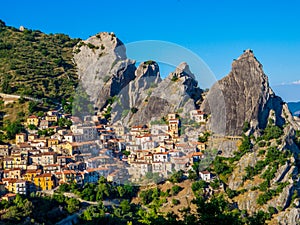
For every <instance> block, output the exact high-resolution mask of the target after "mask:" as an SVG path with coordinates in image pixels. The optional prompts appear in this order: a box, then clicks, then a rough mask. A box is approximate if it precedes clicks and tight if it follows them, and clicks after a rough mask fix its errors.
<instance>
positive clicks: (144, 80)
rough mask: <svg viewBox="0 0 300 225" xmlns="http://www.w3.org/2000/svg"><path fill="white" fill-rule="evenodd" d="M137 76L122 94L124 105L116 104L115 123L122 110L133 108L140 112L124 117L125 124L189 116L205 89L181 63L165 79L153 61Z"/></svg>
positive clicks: (147, 63)
mask: <svg viewBox="0 0 300 225" xmlns="http://www.w3.org/2000/svg"><path fill="white" fill-rule="evenodd" d="M135 75H136V78H135V79H134V80H133V81H131V82H130V83H129V85H128V87H126V88H124V89H123V90H122V92H121V93H120V102H121V104H117V103H116V104H114V107H113V110H112V111H113V113H112V118H113V122H116V121H118V120H119V119H121V114H122V111H123V112H124V110H126V109H127V110H128V109H132V108H136V109H137V110H136V112H135V113H131V112H129V113H128V114H127V115H126V116H125V118H124V117H123V118H122V119H123V121H124V124H129V125H132V124H141V123H145V122H148V121H151V120H155V119H161V117H162V116H164V115H167V114H168V113H172V112H176V111H181V112H182V113H183V114H188V112H189V111H190V110H193V109H195V103H196V102H197V101H198V100H199V99H200V98H201V93H202V90H201V89H200V88H199V87H198V82H197V81H196V80H195V79H194V75H193V74H192V73H191V71H190V69H189V66H188V65H187V64H186V63H181V64H180V65H179V66H178V67H177V68H176V69H175V71H174V72H172V73H170V74H169V76H168V77H166V78H165V79H164V80H161V78H160V75H159V68H158V65H157V63H155V62H153V61H147V62H144V63H141V64H140V65H139V67H138V69H137V70H136V73H135ZM173 77H175V79H173ZM124 106H126V107H124ZM179 109H180V110H179Z"/></svg>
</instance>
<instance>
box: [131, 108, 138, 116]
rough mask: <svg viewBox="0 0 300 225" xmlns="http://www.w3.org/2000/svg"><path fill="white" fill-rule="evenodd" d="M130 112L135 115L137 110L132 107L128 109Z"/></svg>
mask: <svg viewBox="0 0 300 225" xmlns="http://www.w3.org/2000/svg"><path fill="white" fill-rule="evenodd" d="M130 111H131V112H132V113H133V114H134V113H137V111H138V108H136V107H132V108H131V109H130Z"/></svg>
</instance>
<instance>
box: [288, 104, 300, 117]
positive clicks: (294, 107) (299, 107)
mask: <svg viewBox="0 0 300 225" xmlns="http://www.w3.org/2000/svg"><path fill="white" fill-rule="evenodd" d="M288 107H289V109H290V111H291V113H292V114H293V115H300V102H289V103H288Z"/></svg>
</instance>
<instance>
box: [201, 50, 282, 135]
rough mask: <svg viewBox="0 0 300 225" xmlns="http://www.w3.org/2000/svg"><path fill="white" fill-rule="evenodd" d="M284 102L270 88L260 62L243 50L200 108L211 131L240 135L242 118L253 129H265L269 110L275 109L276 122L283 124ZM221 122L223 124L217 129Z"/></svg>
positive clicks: (250, 53) (249, 51)
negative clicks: (209, 115)
mask: <svg viewBox="0 0 300 225" xmlns="http://www.w3.org/2000/svg"><path fill="white" fill-rule="evenodd" d="M283 104H284V103H283V101H282V99H281V98H279V97H277V96H276V95H275V94H274V92H273V91H272V89H271V88H270V87H269V83H268V78H267V76H266V75H265V74H264V72H263V69H262V65H261V64H260V62H259V61H258V60H257V59H256V58H255V57H254V54H253V52H252V51H251V50H246V51H245V52H244V53H243V54H242V55H241V56H240V57H239V58H238V59H237V60H235V61H234V62H233V63H232V70H231V72H230V73H229V74H228V75H227V76H226V77H225V78H223V79H222V80H220V81H218V82H217V83H216V84H214V85H213V87H212V88H211V90H210V91H209V93H208V95H207V98H206V99H205V101H204V102H203V104H202V106H201V108H202V110H203V111H205V112H206V113H208V114H211V115H212V117H211V120H210V129H211V130H212V131H213V132H215V133H223V134H225V135H241V133H242V128H243V125H244V122H245V121H248V122H250V123H251V127H252V129H254V130H255V129H258V128H265V126H266V125H267V121H268V117H269V114H270V110H274V112H275V117H276V124H277V125H282V124H284V119H283V118H282V117H281V114H282V106H283ZM224 117H225V118H224ZM224 121H225V124H226V127H224V128H223V129H222V130H220V127H219V126H220V124H223V123H224Z"/></svg>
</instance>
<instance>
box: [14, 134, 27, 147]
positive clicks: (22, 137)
mask: <svg viewBox="0 0 300 225" xmlns="http://www.w3.org/2000/svg"><path fill="white" fill-rule="evenodd" d="M26 137H27V135H26V134H25V133H21V134H16V144H19V143H24V142H25V141H26Z"/></svg>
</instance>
